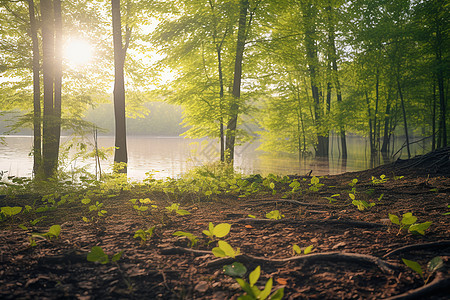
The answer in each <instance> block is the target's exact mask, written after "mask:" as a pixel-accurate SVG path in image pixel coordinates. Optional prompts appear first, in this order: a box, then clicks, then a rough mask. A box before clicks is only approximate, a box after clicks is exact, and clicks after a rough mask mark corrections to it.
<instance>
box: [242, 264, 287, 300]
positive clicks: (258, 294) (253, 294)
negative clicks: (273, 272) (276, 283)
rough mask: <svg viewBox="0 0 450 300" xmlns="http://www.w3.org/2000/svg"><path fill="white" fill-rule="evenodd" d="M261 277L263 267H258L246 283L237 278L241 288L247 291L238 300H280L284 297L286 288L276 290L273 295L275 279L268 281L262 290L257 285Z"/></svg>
mask: <svg viewBox="0 0 450 300" xmlns="http://www.w3.org/2000/svg"><path fill="white" fill-rule="evenodd" d="M260 275H261V267H260V266H257V267H256V268H255V269H254V270H253V271H252V272H251V273H250V275H249V276H248V281H249V282H246V281H245V280H244V279H242V278H236V281H237V283H238V284H239V285H240V286H241V288H242V289H243V290H244V291H245V294H244V295H242V296H239V297H238V299H241V300H247V299H261V300H264V299H271V300H280V299H282V298H283V296H284V288H281V289H278V290H276V291H275V292H274V293H272V295H271V294H270V293H271V292H272V286H273V279H272V278H269V280H267V282H266V284H265V286H264V289H263V290H260V289H259V288H258V287H257V286H256V285H255V284H256V282H257V281H258V279H259V277H260Z"/></svg>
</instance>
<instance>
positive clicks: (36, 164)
mask: <svg viewBox="0 0 450 300" xmlns="http://www.w3.org/2000/svg"><path fill="white" fill-rule="evenodd" d="M28 13H29V16H30V35H31V43H32V47H33V62H32V64H33V174H34V177H35V178H40V177H41V175H42V153H41V147H42V145H41V84H40V77H39V76H40V75H39V70H40V65H39V61H40V54H39V40H38V26H37V24H36V17H35V11H34V1H33V0H28Z"/></svg>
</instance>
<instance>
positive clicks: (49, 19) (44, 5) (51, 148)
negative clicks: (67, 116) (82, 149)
mask: <svg viewBox="0 0 450 300" xmlns="http://www.w3.org/2000/svg"><path fill="white" fill-rule="evenodd" d="M41 16H42V49H43V51H42V54H43V60H42V71H43V77H44V114H43V124H42V125H43V126H42V127H43V134H42V135H43V143H42V155H43V171H44V178H46V179H47V178H49V177H51V176H53V174H54V172H55V167H56V165H55V161H54V157H55V147H56V146H57V143H56V136H55V125H56V124H55V123H56V122H55V118H54V106H53V83H54V56H55V53H54V52H55V39H54V34H55V28H54V16H53V7H52V1H51V0H41Z"/></svg>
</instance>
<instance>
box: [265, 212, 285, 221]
mask: <svg viewBox="0 0 450 300" xmlns="http://www.w3.org/2000/svg"><path fill="white" fill-rule="evenodd" d="M266 218H267V219H273V220H280V219H281V218H284V215H282V214H281V213H280V211H279V210H272V211H271V212H268V213H267V214H266Z"/></svg>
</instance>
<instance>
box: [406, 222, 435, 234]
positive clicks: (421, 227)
mask: <svg viewBox="0 0 450 300" xmlns="http://www.w3.org/2000/svg"><path fill="white" fill-rule="evenodd" d="M431 224H433V222H430V221H428V222H424V223H418V224H413V225H411V226H410V227H409V229H408V230H409V232H417V233H420V234H421V235H425V230H427V229H428V228H429V227H430V225H431Z"/></svg>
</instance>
